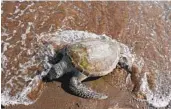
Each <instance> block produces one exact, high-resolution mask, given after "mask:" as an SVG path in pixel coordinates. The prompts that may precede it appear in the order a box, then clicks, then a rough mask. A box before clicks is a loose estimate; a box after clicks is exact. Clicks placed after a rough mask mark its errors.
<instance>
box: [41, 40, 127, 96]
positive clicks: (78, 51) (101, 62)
mask: <svg viewBox="0 0 171 109" xmlns="http://www.w3.org/2000/svg"><path fill="white" fill-rule="evenodd" d="M122 49H123V48H122V47H121V45H120V43H119V42H117V41H115V40H112V39H111V40H102V39H91V40H90V39H89V40H83V41H79V42H76V43H74V44H70V45H67V46H66V47H64V48H63V49H62V50H61V51H60V52H61V53H62V54H63V57H62V59H61V60H60V62H58V63H57V64H54V65H53V66H52V69H51V70H50V71H49V73H48V74H47V75H46V76H45V77H44V78H45V79H48V80H53V79H57V78H59V77H61V76H62V75H64V74H65V73H68V72H69V73H71V72H72V73H73V74H72V77H71V78H70V83H69V88H70V89H71V91H72V92H73V93H74V94H75V95H78V96H80V97H84V98H94V99H106V98H107V96H106V95H104V94H101V93H97V92H95V91H93V90H92V89H90V88H87V87H86V86H85V85H84V84H82V81H83V80H85V79H86V78H88V77H98V76H104V75H107V74H108V73H110V72H112V71H113V69H114V68H116V66H117V64H118V63H119V65H120V66H121V67H124V68H129V66H130V65H129V62H128V59H127V58H126V57H124V56H123V55H122V51H123V50H122Z"/></svg>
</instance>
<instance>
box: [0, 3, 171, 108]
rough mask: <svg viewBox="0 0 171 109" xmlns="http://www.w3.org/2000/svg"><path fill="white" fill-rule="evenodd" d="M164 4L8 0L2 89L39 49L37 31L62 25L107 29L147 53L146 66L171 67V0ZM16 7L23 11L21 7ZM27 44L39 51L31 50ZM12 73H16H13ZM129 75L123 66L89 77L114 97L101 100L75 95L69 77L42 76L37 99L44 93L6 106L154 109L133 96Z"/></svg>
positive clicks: (143, 54)
mask: <svg viewBox="0 0 171 109" xmlns="http://www.w3.org/2000/svg"><path fill="white" fill-rule="evenodd" d="M163 4H165V5H162V3H161V6H165V7H164V8H163V7H161V6H160V4H158V3H156V4H155V3H153V2H149V3H144V4H143V3H139V2H3V4H2V10H3V14H2V33H7V34H8V35H6V34H2V40H3V41H4V42H6V43H9V44H10V45H13V46H12V47H11V48H8V50H7V51H5V52H4V55H5V56H6V57H7V59H8V60H9V61H8V62H7V66H6V67H4V70H3V71H2V72H5V73H2V74H1V76H2V83H1V84H2V90H3V88H4V87H6V85H8V84H6V82H7V81H8V80H10V78H11V77H12V76H13V75H20V74H21V73H20V72H19V73H16V71H18V69H20V66H19V64H23V63H25V62H27V61H29V60H30V59H31V57H32V56H33V55H34V54H35V53H36V50H37V49H38V48H36V47H37V46H36V45H37V42H36V38H35V37H34V36H35V35H40V34H41V33H43V32H44V33H46V32H55V31H57V30H58V29H63V30H67V29H69V30H83V31H88V32H93V33H96V34H106V35H108V36H110V37H112V38H114V39H116V40H118V41H120V42H122V43H124V44H126V45H128V46H129V47H130V48H131V49H132V51H133V52H134V53H136V54H137V55H139V56H141V57H143V58H144V60H145V67H144V69H143V70H144V71H150V72H155V70H156V68H157V69H159V70H160V71H163V72H164V73H167V72H168V71H169V70H171V62H170V61H168V60H170V57H171V37H169V36H171V32H170V31H169V30H170V28H171V26H170V25H171V23H170V21H171V14H170V13H169V12H170V8H169V7H170V6H171V3H170V2H166V3H163ZM29 5H30V6H29ZM16 6H18V7H19V9H21V10H24V11H23V12H22V11H19V12H17V11H16ZM28 6H29V7H28ZM167 9H168V10H167ZM162 16H163V17H162ZM30 23H31V26H30ZM28 27H30V31H29V33H27V34H26V39H25V42H24V44H25V45H23V44H22V40H23V39H22V38H21V35H22V34H24V33H26V30H27V29H28ZM14 30H15V31H14ZM7 36H8V37H7ZM9 36H10V37H9ZM163 36H164V37H163ZM20 41H21V42H20ZM2 46H3V44H2ZM7 47H8V46H7ZM23 48H24V49H23ZM28 49H31V50H33V51H34V52H33V53H32V54H31V55H27V54H26V51H27V50H28ZM17 55H20V56H19V57H18V58H17V61H15V59H14V57H17ZM164 56H165V57H164ZM20 57H22V58H20ZM154 62H155V63H154ZM35 63H38V62H37V61H36V62H35ZM163 65H165V66H163ZM12 68H13V69H12ZM38 69H39V70H41V65H40V66H39V65H38V64H36V65H35V66H32V67H31V68H28V69H26V71H24V72H26V74H28V75H29V76H31V77H34V76H35V71H37V70H38ZM8 73H11V75H10V76H9V75H8ZM6 74H7V75H8V76H7V77H6V76H5V75H6ZM168 75H169V73H168ZM126 77H127V73H126V72H125V71H120V70H119V71H117V72H113V73H111V74H110V75H107V76H105V77H102V78H100V79H97V80H93V81H86V82H85V83H86V84H87V85H89V86H91V87H92V88H93V89H95V90H97V91H99V92H104V93H106V94H108V95H109V99H107V100H102V101H98V100H88V99H83V98H79V97H77V96H74V95H72V94H70V92H68V90H67V83H68V82H67V81H68V77H64V78H62V79H60V80H59V81H57V82H53V83H42V82H41V81H40V84H39V85H38V86H40V87H38V89H35V90H36V91H35V92H34V91H33V93H31V94H30V98H32V99H33V100H34V99H37V98H38V96H39V95H40V97H39V98H38V100H37V101H36V102H35V103H34V104H31V105H28V106H25V105H14V106H8V107H6V108H7V109H48V108H50V109H119V108H124V109H146V108H149V109H152V108H153V107H151V106H149V105H148V104H147V103H146V102H142V101H141V102H140V101H137V100H135V99H134V98H133V97H132V93H131V91H132V89H133V86H132V83H130V82H129V83H128V84H126ZM18 81H22V79H21V80H18ZM29 82H30V81H24V82H23V85H17V86H15V88H14V87H13V86H9V87H12V88H13V89H15V90H13V91H12V92H11V95H13V94H14V95H15V93H16V92H18V91H21V90H22V88H23V87H24V85H25V84H28V83H29ZM16 84H17V83H16ZM16 87H17V88H16ZM169 108H170V107H168V109H169ZM161 109H162V108H161Z"/></svg>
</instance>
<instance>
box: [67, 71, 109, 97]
mask: <svg viewBox="0 0 171 109" xmlns="http://www.w3.org/2000/svg"><path fill="white" fill-rule="evenodd" d="M86 78H87V76H85V75H84V74H82V73H80V72H78V73H77V75H74V76H73V77H72V78H71V79H70V84H69V88H70V90H71V91H72V92H73V93H74V94H75V95H77V96H80V97H83V98H93V99H106V98H108V96H106V95H104V94H101V93H97V92H95V91H93V90H92V89H90V88H88V87H86V85H84V84H82V83H81V81H83V80H84V79H86Z"/></svg>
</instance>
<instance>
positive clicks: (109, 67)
mask: <svg viewBox="0 0 171 109" xmlns="http://www.w3.org/2000/svg"><path fill="white" fill-rule="evenodd" d="M67 51H68V55H69V57H70V58H71V60H72V63H73V65H74V66H75V67H76V68H77V69H79V70H80V71H81V72H83V73H84V74H86V75H87V76H103V75H107V74H108V73H110V72H112V71H113V69H114V68H115V67H116V65H117V63H118V61H119V58H120V46H119V43H118V42H117V41H114V40H99V39H93V40H84V41H80V42H77V43H74V44H72V45H70V46H68V50H67Z"/></svg>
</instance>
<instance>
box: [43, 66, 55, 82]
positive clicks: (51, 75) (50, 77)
mask: <svg viewBox="0 0 171 109" xmlns="http://www.w3.org/2000/svg"><path fill="white" fill-rule="evenodd" d="M57 78H58V77H57V74H56V72H55V70H54V68H53V67H52V68H51V69H50V71H49V72H48V74H47V75H46V76H44V77H43V81H44V82H51V81H54V80H56V79H57Z"/></svg>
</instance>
